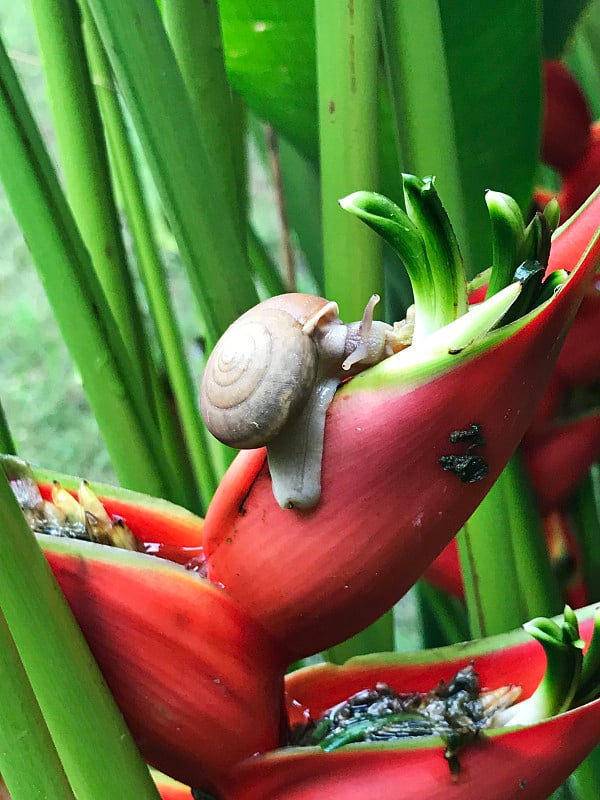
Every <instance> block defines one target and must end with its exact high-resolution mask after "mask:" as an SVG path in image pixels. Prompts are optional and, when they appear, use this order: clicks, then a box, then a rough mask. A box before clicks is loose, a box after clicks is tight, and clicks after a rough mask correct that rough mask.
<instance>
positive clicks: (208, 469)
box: [85, 14, 217, 510]
mask: <svg viewBox="0 0 600 800" xmlns="http://www.w3.org/2000/svg"><path fill="white" fill-rule="evenodd" d="M85 23H86V24H85V33H86V43H87V47H88V53H89V57H90V64H91V65H92V68H93V71H94V75H95V76H96V77H97V78H98V88H97V92H98V98H99V104H100V109H101V111H102V117H103V120H104V124H105V129H106V135H107V138H108V142H109V147H110V152H111V156H112V160H113V165H114V171H115V175H116V179H117V182H118V185H119V187H120V190H121V194H122V197H123V203H124V205H125V209H126V213H127V219H128V221H129V227H130V230H131V235H132V239H133V244H134V248H135V253H136V257H137V261H138V265H139V268H140V274H141V277H142V280H143V282H144V287H145V289H146V295H147V298H148V304H149V308H150V314H151V316H152V320H153V322H154V326H155V328H156V333H157V335H158V340H159V343H160V347H161V351H162V355H163V358H164V362H165V365H166V370H167V374H168V379H169V384H170V387H171V388H172V393H173V395H174V398H175V401H176V405H177V415H178V416H179V419H180V420H181V426H182V428H183V433H184V439H185V447H186V449H187V450H188V452H189V456H190V460H191V462H192V466H193V474H194V475H195V480H196V481H197V482H198V485H199V487H200V491H201V493H202V497H203V498H204V500H205V503H208V500H209V499H210V498H211V497H212V495H213V493H214V491H215V489H216V484H217V479H216V475H215V473H214V469H213V467H212V464H211V462H210V459H209V458H208V457H207V447H206V432H205V428H204V425H203V423H202V420H201V417H200V413H199V410H198V404H197V401H196V392H195V387H194V382H193V380H192V376H191V374H190V370H189V366H188V363H187V359H186V356H185V350H184V346H183V341H182V338H181V333H180V331H179V326H178V322H177V318H176V315H175V313H174V310H173V305H172V302H171V298H170V293H169V286H168V283H167V279H166V275H165V270H164V267H163V264H162V262H161V259H160V256H159V252H158V247H157V244H156V239H155V236H154V231H153V228H152V223H151V220H150V216H149V213H148V208H147V206H146V202H145V199H144V192H143V187H142V182H141V180H140V177H139V174H138V171H137V168H136V161H135V157H134V153H133V149H132V147H131V143H130V141H129V136H128V133H127V128H126V125H125V120H124V119H123V115H122V112H121V106H120V104H119V102H118V99H117V96H116V93H115V91H114V87H113V86H112V83H111V75H110V68H109V65H108V61H107V59H106V55H105V53H104V49H103V47H102V43H101V41H100V39H99V37H98V33H97V30H96V26H95V24H94V21H93V19H92V18H91V17H90V16H89V14H86V19H85ZM155 394H156V396H157V397H158V398H162V397H163V395H164V394H165V393H164V392H163V391H161V390H160V389H159V390H158V391H157V392H155ZM161 406H162V407H163V408H164V411H165V413H166V415H170V416H174V415H173V410H172V409H169V408H168V407H166V406H167V404H166V402H165V401H164V400H163V401H162V402H161ZM169 438H171V437H169ZM177 445H178V443H177ZM173 449H174V452H172V458H173V459H174V469H173V473H174V474H175V475H176V476H177V480H178V482H179V483H180V484H181V485H182V487H184V486H185V483H186V481H185V476H186V474H187V473H188V470H187V465H186V464H185V462H184V459H183V458H181V457H178V454H177V447H175V448H173ZM193 480H194V479H193V478H192V476H189V477H188V481H187V482H188V483H193ZM186 496H188V500H187V502H186V503H185V505H187V506H188V508H196V509H197V503H196V502H194V500H193V498H194V496H195V492H194V487H193V485H190V486H189V487H188V490H187V493H186ZM190 501H191V502H192V504H191V505H190ZM198 510H199V509H198Z"/></svg>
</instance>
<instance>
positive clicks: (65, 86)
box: [32, 0, 152, 403]
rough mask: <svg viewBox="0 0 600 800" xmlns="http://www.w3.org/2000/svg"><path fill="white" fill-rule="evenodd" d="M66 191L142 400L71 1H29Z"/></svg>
mask: <svg viewBox="0 0 600 800" xmlns="http://www.w3.org/2000/svg"><path fill="white" fill-rule="evenodd" d="M32 9H33V16H34V20H35V24H36V29H37V36H38V40H39V45H40V51H41V54H42V62H43V67H44V77H45V80H46V84H47V87H48V96H49V100H50V108H51V111H52V117H53V121H54V129H55V131H56V143H57V146H58V150H59V153H60V156H61V166H62V171H63V175H64V179H65V184H66V189H67V197H68V200H69V204H70V206H71V210H72V212H73V216H74V217H75V220H76V222H77V226H78V228H79V230H80V232H81V236H82V238H83V241H84V243H85V246H86V248H87V249H88V252H89V253H90V256H91V259H92V264H93V266H94V269H95V271H96V274H97V275H98V279H99V282H100V285H101V286H102V290H103V292H104V294H105V296H106V299H107V301H108V306H109V308H110V310H111V312H112V315H113V318H114V320H115V322H116V324H117V327H118V329H119V332H120V334H121V338H122V339H123V343H124V345H125V349H126V351H127V354H128V356H129V362H130V365H131V369H132V370H133V371H134V374H135V375H136V381H135V385H136V386H137V387H138V390H139V392H140V395H141V397H142V398H143V400H142V401H141V402H146V403H151V402H152V399H151V398H152V394H151V391H150V372H149V371H150V367H149V361H148V359H149V356H150V351H149V348H148V347H147V344H146V342H145V337H144V329H143V325H142V318H141V313H140V310H139V307H138V303H137V300H136V296H135V292H134V289H133V282H132V280H131V276H130V273H129V269H128V264H127V257H126V255H125V247H124V245H123V240H122V236H121V225H120V221H119V216H118V212H117V208H116V206H115V202H114V197H113V192H112V186H111V180H110V171H109V165H108V158H107V153H106V145H105V141H104V136H103V133H102V122H101V119H100V114H99V111H98V106H97V103H96V98H95V94H94V87H93V85H92V82H91V78H90V74H89V69H88V63H87V60H86V54H85V48H84V44H83V35H82V31H81V14H80V11H79V7H78V5H77V3H76V2H75V0H32Z"/></svg>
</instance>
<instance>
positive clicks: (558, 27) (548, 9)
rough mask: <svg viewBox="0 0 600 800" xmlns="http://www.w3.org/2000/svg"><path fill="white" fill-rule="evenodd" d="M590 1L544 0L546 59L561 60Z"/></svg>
mask: <svg viewBox="0 0 600 800" xmlns="http://www.w3.org/2000/svg"><path fill="white" fill-rule="evenodd" d="M589 5H590V0H544V1H543V3H542V13H543V17H544V25H543V31H544V39H543V45H544V58H560V57H561V56H562V55H563V53H564V51H565V48H566V47H567V44H568V42H569V39H570V38H571V36H572V34H573V32H574V30H575V27H576V26H577V22H578V20H579V18H580V16H581V14H582V12H583V11H584V9H585V7H586V6H589Z"/></svg>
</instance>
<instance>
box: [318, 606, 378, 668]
mask: <svg viewBox="0 0 600 800" xmlns="http://www.w3.org/2000/svg"><path fill="white" fill-rule="evenodd" d="M393 650H394V611H393V609H392V610H391V611H388V612H387V613H386V614H384V615H383V616H382V617H380V618H379V619H378V620H377V621H376V622H374V623H373V624H372V625H369V627H368V628H365V630H364V631H361V632H360V633H357V634H356V636H352V637H351V638H350V639H347V640H346V641H345V642H342V643H341V644H338V645H336V646H335V647H330V648H329V650H325V651H324V653H323V658H324V659H325V660H326V661H331V662H333V663H334V664H343V663H344V662H345V661H347V660H348V659H349V658H353V657H354V656H361V655H367V654H369V653H389V652H393Z"/></svg>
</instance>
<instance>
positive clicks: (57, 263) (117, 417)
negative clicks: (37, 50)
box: [0, 43, 167, 496]
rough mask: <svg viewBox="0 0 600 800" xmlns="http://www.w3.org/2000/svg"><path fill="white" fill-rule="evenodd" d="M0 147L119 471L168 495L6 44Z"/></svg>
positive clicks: (0, 72) (0, 82) (0, 172)
mask: <svg viewBox="0 0 600 800" xmlns="http://www.w3.org/2000/svg"><path fill="white" fill-rule="evenodd" d="M0 147H1V157H0V178H1V179H2V182H3V183H4V188H5V190H6V193H7V196H8V198H9V200H10V203H11V205H12V208H13V211H14V213H15V216H16V218H17V221H18V222H19V224H20V226H21V228H22V230H23V233H24V235H25V238H26V240H27V243H28V246H29V249H30V251H31V254H32V256H33V259H34V261H35V263H36V266H37V267H38V271H39V273H40V275H41V277H42V280H43V281H44V286H45V289H46V293H47V295H48V299H49V301H50V304H51V306H52V309H53V311H54V314H55V317H56V319H57V321H58V323H59V326H60V328H61V332H62V335H63V339H64V341H65V343H66V344H67V347H68V348H69V350H70V352H71V355H72V357H73V359H74V361H75V363H76V364H77V367H78V369H79V371H80V373H81V376H82V378H83V383H84V387H85V390H86V393H87V396H88V399H89V401H90V404H91V406H92V410H93V412H94V415H95V417H96V419H97V421H98V425H99V427H100V430H101V432H102V435H103V437H104V440H105V442H106V446H107V448H108V451H109V453H110V455H111V459H112V461H113V464H114V466H115V469H116V471H117V474H118V475H119V478H120V480H121V481H122V482H123V483H124V484H125V485H126V486H129V487H130V488H135V489H138V490H140V491H144V492H146V493H148V494H154V495H158V496H165V495H166V486H167V482H166V480H164V478H163V476H162V475H161V472H160V470H161V464H160V463H159V458H158V454H159V453H160V443H159V441H158V437H157V435H156V429H155V427H154V422H153V420H152V416H151V414H150V412H149V410H148V409H147V408H146V407H140V404H139V402H137V400H138V396H139V395H138V392H137V390H136V389H135V387H134V386H133V382H134V375H133V374H132V371H131V369H130V362H129V358H128V356H127V352H126V350H125V348H124V346H123V343H122V340H121V338H120V335H119V332H118V330H117V329H116V326H115V325H114V323H113V324H110V322H111V317H112V315H111V312H110V310H109V309H108V307H107V305H106V301H105V298H104V296H103V293H102V290H101V288H100V286H99V285H98V282H97V279H96V276H95V274H94V272H93V270H92V268H91V263H90V261H89V256H88V254H87V251H86V249H85V246H84V244H83V242H82V240H81V237H80V236H79V233H78V231H77V228H76V226H75V223H74V221H73V217H72V216H71V213H70V211H69V208H68V206H67V203H66V201H65V198H64V195H63V194H62V192H61V190H60V186H59V184H58V181H57V179H56V175H55V173H54V170H53V168H52V165H51V162H50V159H49V157H48V154H47V152H46V150H45V148H44V145H43V143H42V140H41V137H40V134H39V131H38V129H37V126H36V125H35V122H34V120H33V117H32V115H31V111H30V110H29V107H28V105H27V102H26V100H25V98H24V96H23V93H22V90H21V87H20V86H19V83H18V80H17V77H16V75H15V73H14V70H13V68H12V64H11V62H10V59H9V58H8V56H7V54H6V51H5V50H4V47H3V46H2V45H1V43H0Z"/></svg>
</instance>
